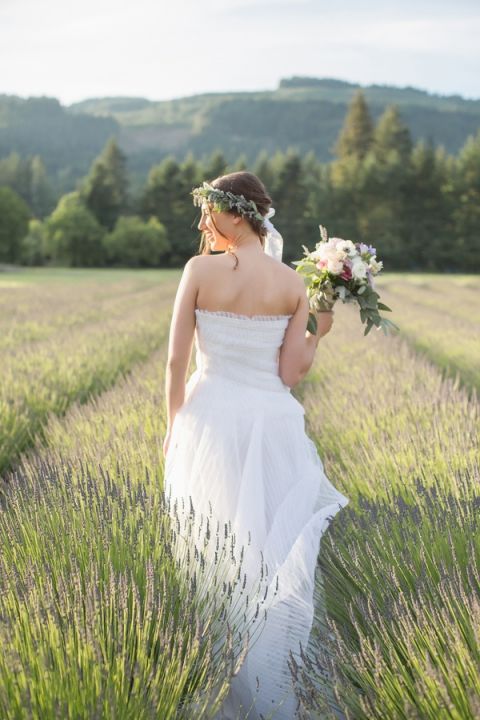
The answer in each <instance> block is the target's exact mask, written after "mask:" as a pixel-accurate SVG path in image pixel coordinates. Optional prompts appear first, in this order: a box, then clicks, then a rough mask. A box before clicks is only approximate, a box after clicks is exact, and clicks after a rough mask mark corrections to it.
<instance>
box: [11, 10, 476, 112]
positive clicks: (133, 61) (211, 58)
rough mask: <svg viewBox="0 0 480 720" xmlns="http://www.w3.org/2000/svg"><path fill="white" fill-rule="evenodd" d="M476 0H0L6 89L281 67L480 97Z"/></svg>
mask: <svg viewBox="0 0 480 720" xmlns="http://www.w3.org/2000/svg"><path fill="white" fill-rule="evenodd" d="M478 38H480V0H451V1H450V2H445V0H401V1H400V0H398V1H397V2H389V1H387V0H384V1H383V2H381V1H380V0H370V1H369V0H364V2H360V0H329V1H328V2H325V1H324V0H283V1H282V0H280V1H278V0H203V1H202V0H170V2H165V0H135V2H129V3H128V4H125V6H124V7H122V3H121V0H80V2H78V3H72V2H69V0H0V93H7V94H15V95H21V96H22V97H27V96H29V95H37V96H38V95H49V96H54V97H57V98H59V99H60V101H61V102H62V103H64V104H69V103H71V102H75V101H77V100H82V99H84V98H87V97H99V96H113V95H127V96H137V97H138V96H141V97H147V98H150V99H152V100H164V99H169V98H174V97H182V96H186V95H192V94H196V93H203V92H223V91H229V90H233V91H234V90H274V89H275V88H276V87H277V85H278V82H279V80H280V79H281V78H283V77H290V76H292V75H307V76H311V77H332V78H338V79H341V80H348V81H350V82H356V83H360V84H361V85H368V84H371V83H377V84H391V85H395V86H397V87H404V86H406V85H413V86H414V87H418V88H420V89H424V90H428V91H429V92H435V93H439V94H442V95H444V94H460V95H463V96H464V97H468V98H479V97H480V42H479V41H478Z"/></svg>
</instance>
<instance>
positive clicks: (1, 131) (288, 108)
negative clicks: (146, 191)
mask: <svg viewBox="0 0 480 720" xmlns="http://www.w3.org/2000/svg"><path fill="white" fill-rule="evenodd" d="M360 87H362V90H363V93H364V96H365V99H366V101H367V103H368V105H369V108H370V111H371V115H372V117H373V119H374V120H377V119H378V117H379V116H380V115H381V114H382V112H383V111H384V110H385V107H386V106H387V105H390V104H392V103H396V104H397V105H398V107H399V109H400V112H401V114H402V117H403V119H404V121H405V122H406V123H407V125H408V126H409V128H410V131H411V134H412V137H413V139H414V140H418V139H420V138H424V139H425V140H429V139H430V140H431V141H432V142H433V143H434V144H435V145H443V146H444V147H445V149H446V150H447V152H449V153H452V154H455V153H457V152H458V150H459V149H460V148H461V147H462V146H463V144H464V142H465V140H466V138H467V136H468V135H470V134H474V133H475V132H476V130H477V129H478V127H479V126H480V100H466V99H464V98H462V97H460V96H458V95H453V96H440V95H434V94H430V93H428V92H425V91H423V90H418V89H416V88H413V87H406V88H396V87H390V86H380V85H370V86H366V87H365V86H359V85H358V84H353V83H348V82H344V81H340V80H335V79H329V78H318V79H317V78H301V77H292V78H289V79H284V80H282V81H281V82H280V84H279V87H278V88H277V89H276V90H273V91H263V92H232V93H209V94H203V95H194V96H190V97H183V98H178V99H174V100H170V101H160V102H152V101H149V100H146V99H144V98H98V99H89V100H84V101H83V102H80V103H75V104H74V105H71V106H70V107H64V106H62V105H60V104H59V103H58V101H57V100H55V99H53V98H29V99H22V98H17V97H13V96H5V95H3V96H1V95H0V157H4V156H6V155H8V154H9V153H11V152H13V151H16V152H18V153H20V154H21V155H22V156H23V155H34V154H39V155H41V156H42V158H43V160H44V162H45V165H46V167H47V170H48V171H49V173H51V174H52V176H54V177H56V178H57V180H59V179H63V180H64V181H66V182H68V180H69V179H71V178H74V177H78V176H81V175H82V174H84V173H85V172H86V171H87V169H88V167H89V165H90V163H91V162H92V160H93V159H94V157H95V156H96V155H97V154H98V152H99V150H100V149H101V148H102V147H103V145H104V143H105V141H106V139H107V138H108V137H109V136H114V137H116V138H117V140H118V142H119V144H120V146H121V147H122V149H123V150H124V151H125V152H126V154H127V156H128V160H129V167H130V170H131V171H132V172H133V173H135V174H137V175H144V174H146V173H147V172H148V170H149V168H150V167H151V166H152V164H153V163H155V162H158V161H160V160H161V159H162V158H163V157H165V156H166V155H168V154H173V155H175V156H176V157H177V158H178V159H181V158H183V157H184V156H185V155H186V153H187V152H189V151H192V152H193V153H194V154H195V155H196V156H199V157H202V156H207V155H208V154H210V153H211V152H212V151H213V150H215V149H221V150H222V151H223V152H224V155H225V157H226V158H227V160H229V161H231V162H234V161H235V160H236V159H237V158H238V157H239V155H240V154H243V155H244V157H245V161H246V162H253V161H254V159H255V158H256V157H257V155H258V153H259V152H260V151H261V150H266V151H267V152H268V153H274V152H275V151H276V150H286V149H287V148H288V147H292V148H295V149H297V150H298V151H299V152H300V153H302V154H303V153H305V152H309V151H313V152H314V153H315V155H316V156H317V157H318V159H319V160H321V161H323V162H328V161H329V160H331V159H332V158H333V145H334V143H335V140H336V138H337V137H338V134H339V132H340V129H341V127H342V124H343V121H344V118H345V114H346V112H347V109H348V105H349V103H350V101H351V99H352V96H353V94H354V93H355V91H356V90H357V89H358V88H360Z"/></svg>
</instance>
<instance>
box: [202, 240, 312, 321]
mask: <svg viewBox="0 0 480 720" xmlns="http://www.w3.org/2000/svg"><path fill="white" fill-rule="evenodd" d="M201 257H202V260H203V262H202V263H201V266H200V264H199V265H198V270H199V274H198V295H197V302H196V306H197V307H198V308H201V309H204V310H224V311H227V312H232V313H237V314H240V315H248V316H253V315H293V314H294V313H295V312H296V310H297V307H298V304H299V300H300V292H299V283H298V279H299V278H298V275H297V273H296V272H295V270H293V269H292V268H289V267H288V266H287V265H285V264H284V263H280V262H278V260H275V259H274V258H272V257H270V256H269V255H255V256H252V257H248V256H242V257H241V258H239V263H238V266H237V268H236V269H234V265H235V257H234V256H233V255H231V254H229V253H222V254H219V255H205V256H201Z"/></svg>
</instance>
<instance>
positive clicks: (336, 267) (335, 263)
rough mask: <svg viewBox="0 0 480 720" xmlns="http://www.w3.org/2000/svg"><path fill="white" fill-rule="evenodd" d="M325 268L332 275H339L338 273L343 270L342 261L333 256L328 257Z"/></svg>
mask: <svg viewBox="0 0 480 720" xmlns="http://www.w3.org/2000/svg"><path fill="white" fill-rule="evenodd" d="M327 270H328V271H329V272H331V273H333V274H334V275H340V273H341V272H343V262H342V261H341V260H336V259H335V258H329V260H328V264H327Z"/></svg>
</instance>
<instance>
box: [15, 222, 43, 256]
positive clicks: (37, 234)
mask: <svg viewBox="0 0 480 720" xmlns="http://www.w3.org/2000/svg"><path fill="white" fill-rule="evenodd" d="M46 256H47V233H46V229H45V224H44V223H42V221H41V220H36V219H35V218H32V219H31V220H30V222H29V224H28V233H27V234H26V235H25V237H24V238H23V239H22V241H21V246H20V263H21V264H22V265H44V264H45V259H46Z"/></svg>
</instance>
